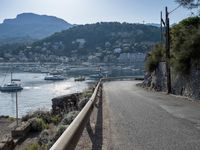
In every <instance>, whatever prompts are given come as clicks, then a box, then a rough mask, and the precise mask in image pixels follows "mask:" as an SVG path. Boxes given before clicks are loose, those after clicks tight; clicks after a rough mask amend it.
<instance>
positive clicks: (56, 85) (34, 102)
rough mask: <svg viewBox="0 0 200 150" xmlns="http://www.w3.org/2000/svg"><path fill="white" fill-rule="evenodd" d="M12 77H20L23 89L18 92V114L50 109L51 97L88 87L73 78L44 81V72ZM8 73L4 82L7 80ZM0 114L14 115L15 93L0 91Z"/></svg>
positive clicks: (1, 74)
mask: <svg viewBox="0 0 200 150" xmlns="http://www.w3.org/2000/svg"><path fill="white" fill-rule="evenodd" d="M4 77H5V74H4V73H0V84H1V85H2V84H3V81H4ZM13 77H14V78H17V79H21V83H22V85H23V88H24V89H23V90H22V91H21V92H18V107H19V116H23V115H25V114H26V113H27V112H30V111H34V110H37V109H48V110H49V109H51V105H52V102H51V99H52V98H54V97H56V96H61V95H66V94H71V93H74V92H81V91H84V90H86V89H87V88H88V84H87V83H86V82H85V81H84V82H74V79H73V78H68V79H66V80H64V81H56V82H53V81H45V80H44V77H45V74H38V73H15V74H14V75H13ZM9 80H10V75H7V76H6V79H5V81H4V83H7V82H9ZM0 115H9V116H15V115H16V94H15V93H2V92H0Z"/></svg>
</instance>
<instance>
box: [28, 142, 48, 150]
mask: <svg viewBox="0 0 200 150" xmlns="http://www.w3.org/2000/svg"><path fill="white" fill-rule="evenodd" d="M25 150H47V148H46V146H45V145H39V144H38V143H32V144H28V145H27V146H26V148H25Z"/></svg>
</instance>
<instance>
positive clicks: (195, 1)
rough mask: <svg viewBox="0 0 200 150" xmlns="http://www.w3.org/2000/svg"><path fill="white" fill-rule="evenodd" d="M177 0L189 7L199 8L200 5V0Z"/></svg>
mask: <svg viewBox="0 0 200 150" xmlns="http://www.w3.org/2000/svg"><path fill="white" fill-rule="evenodd" d="M175 1H176V2H177V3H179V4H180V5H182V6H183V7H185V8H188V9H193V8H198V7H199V6H200V0H175Z"/></svg>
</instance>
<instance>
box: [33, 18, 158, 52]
mask: <svg viewBox="0 0 200 150" xmlns="http://www.w3.org/2000/svg"><path fill="white" fill-rule="evenodd" d="M159 32H160V30H159V28H157V27H154V26H149V25H143V24H128V23H122V24H121V23H118V22H108V23H104V22H103V23H96V24H86V25H78V26H75V27H73V28H70V29H68V30H65V31H62V32H58V33H55V34H54V35H52V36H50V37H48V38H45V39H43V40H41V41H38V42H36V43H34V44H33V46H32V49H34V51H37V52H39V51H41V49H43V51H42V52H44V53H45V52H46V51H48V53H49V54H50V53H52V54H56V55H70V54H77V55H88V54H90V53H94V52H105V51H106V52H110V53H112V52H113V51H114V50H116V49H117V50H118V52H121V53H129V52H130V53H132V52H147V51H149V48H150V47H151V46H152V45H153V44H154V43H156V42H158V41H159V35H160V33H159Z"/></svg>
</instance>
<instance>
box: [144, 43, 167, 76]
mask: <svg viewBox="0 0 200 150" xmlns="http://www.w3.org/2000/svg"><path fill="white" fill-rule="evenodd" d="M163 57H164V47H163V45H161V44H156V45H155V46H154V48H153V50H152V51H151V52H150V53H149V55H148V56H147V60H146V63H145V69H146V71H148V72H153V71H154V70H156V68H157V66H158V63H159V61H161V60H162V59H163Z"/></svg>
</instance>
